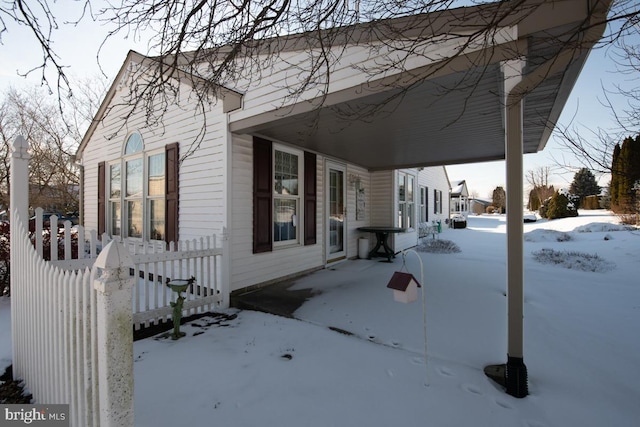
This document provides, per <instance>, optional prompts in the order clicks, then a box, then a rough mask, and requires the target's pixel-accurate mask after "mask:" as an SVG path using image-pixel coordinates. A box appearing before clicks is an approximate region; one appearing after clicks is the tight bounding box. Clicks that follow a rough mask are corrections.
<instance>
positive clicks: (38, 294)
mask: <svg viewBox="0 0 640 427" xmlns="http://www.w3.org/2000/svg"><path fill="white" fill-rule="evenodd" d="M17 216H18V215H12V218H11V264H12V271H11V310H12V332H13V350H14V359H13V372H14V378H19V379H22V380H24V382H25V384H26V387H27V388H28V390H29V391H30V392H31V393H32V395H33V399H34V401H35V402H38V403H47V404H56V403H64V404H67V403H68V404H69V405H70V408H71V410H70V414H69V415H70V417H71V419H70V424H71V425H72V426H98V425H99V420H98V413H99V396H98V388H97V378H98V373H97V369H98V364H97V363H96V362H95V360H96V359H97V356H98V355H97V348H96V343H97V341H96V340H97V334H96V291H95V290H94V289H93V286H92V283H93V280H94V279H95V278H96V274H97V269H88V268H87V269H84V270H78V271H65V270H63V269H60V268H58V267H55V266H54V265H52V264H51V263H48V262H46V261H44V260H43V259H42V257H41V256H40V255H39V254H38V253H37V252H36V251H35V249H34V247H33V245H32V243H31V241H30V239H29V238H28V235H27V232H26V230H25V229H24V226H23V225H22V223H21V220H20V219H19V218H17Z"/></svg>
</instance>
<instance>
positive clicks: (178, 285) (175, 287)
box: [167, 276, 196, 340]
mask: <svg viewBox="0 0 640 427" xmlns="http://www.w3.org/2000/svg"><path fill="white" fill-rule="evenodd" d="M195 281H196V278H195V277H193V276H191V278H189V279H187V280H185V279H176V280H173V281H171V282H168V283H167V285H169V287H170V288H171V290H172V291H174V292H175V293H177V294H178V297H177V298H176V301H175V302H171V303H170V304H171V307H173V315H172V316H171V317H172V319H173V334H172V335H171V339H173V340H177V339H180V338H182V337H184V336H185V335H186V334H185V333H184V332H180V321H181V320H182V306H183V305H184V297H183V296H182V293H183V292H184V291H186V290H187V288H188V287H189V286H190V285H192V284H193V283H194V282H195Z"/></svg>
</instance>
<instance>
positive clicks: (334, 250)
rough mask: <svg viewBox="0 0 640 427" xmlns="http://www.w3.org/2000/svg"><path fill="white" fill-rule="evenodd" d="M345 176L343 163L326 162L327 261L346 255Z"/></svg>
mask: <svg viewBox="0 0 640 427" xmlns="http://www.w3.org/2000/svg"><path fill="white" fill-rule="evenodd" d="M345 177H346V170H345V167H344V166H343V165H339V164H335V163H327V192H326V194H327V213H328V218H327V262H331V261H337V260H339V259H342V258H344V257H345V256H346V247H345V246H346V245H345V234H346V233H345V230H346V191H345Z"/></svg>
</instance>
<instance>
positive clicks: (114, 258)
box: [94, 240, 133, 270]
mask: <svg viewBox="0 0 640 427" xmlns="http://www.w3.org/2000/svg"><path fill="white" fill-rule="evenodd" d="M94 265H95V266H96V267H98V268H102V269H104V270H115V269H117V268H121V267H133V261H132V260H131V257H130V256H129V251H128V250H127V249H126V248H125V247H124V246H123V245H122V244H121V243H119V242H118V241H116V240H112V241H110V242H109V244H107V246H105V248H104V249H103V250H102V252H100V255H98V258H96V262H95V264H94Z"/></svg>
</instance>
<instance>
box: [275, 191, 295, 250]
mask: <svg viewBox="0 0 640 427" xmlns="http://www.w3.org/2000/svg"><path fill="white" fill-rule="evenodd" d="M273 209H274V215H273V241H274V242H283V241H287V240H296V239H297V233H296V230H297V225H298V224H297V222H298V221H297V201H296V200H285V199H274V200H273Z"/></svg>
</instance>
